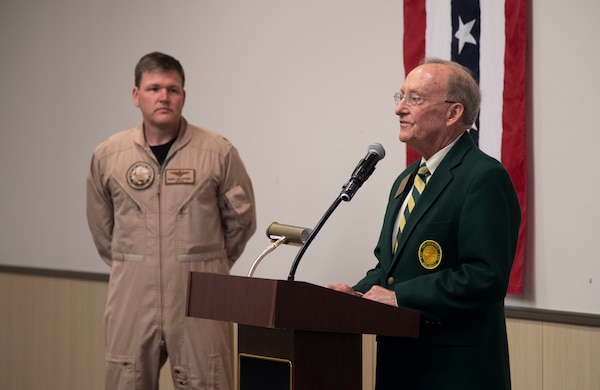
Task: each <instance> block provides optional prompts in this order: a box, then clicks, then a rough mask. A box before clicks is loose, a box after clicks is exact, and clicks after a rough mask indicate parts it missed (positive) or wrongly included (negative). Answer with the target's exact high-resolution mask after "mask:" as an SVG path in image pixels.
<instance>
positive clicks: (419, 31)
mask: <svg viewBox="0 0 600 390" xmlns="http://www.w3.org/2000/svg"><path fill="white" fill-rule="evenodd" d="M426 3H427V1H426V0H408V1H407V0H405V1H404V75H405V76H406V75H407V74H408V73H409V72H410V71H411V70H413V69H414V68H415V67H416V66H417V65H419V63H420V62H421V60H422V59H423V58H425V29H426V28H427V12H426V9H425V7H426ZM419 158H421V156H419V154H418V153H417V152H416V151H415V150H414V149H413V148H411V147H410V146H408V145H406V161H407V165H409V164H410V163H412V162H413V161H415V160H417V159H419Z"/></svg>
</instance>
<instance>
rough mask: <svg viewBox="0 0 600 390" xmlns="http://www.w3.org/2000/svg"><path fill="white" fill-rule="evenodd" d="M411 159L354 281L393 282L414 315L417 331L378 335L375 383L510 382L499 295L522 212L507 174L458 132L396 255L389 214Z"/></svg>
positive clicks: (405, 189)
mask: <svg viewBox="0 0 600 390" xmlns="http://www.w3.org/2000/svg"><path fill="white" fill-rule="evenodd" d="M418 165H419V161H417V162H415V163H414V164H412V165H411V166H409V167H408V168H407V169H406V170H405V171H404V172H402V174H400V176H399V177H398V178H397V179H396V181H395V183H394V185H393V187H392V190H391V193H390V197H389V203H388V206H387V210H386V214H385V219H384V221H383V227H382V229H381V234H380V237H379V242H378V244H377V246H376V248H375V256H376V257H377V259H378V263H377V265H376V267H375V268H374V269H372V270H370V271H369V272H367V275H366V276H365V277H364V278H363V279H362V280H361V281H359V282H358V283H357V284H356V286H354V288H355V289H356V290H357V291H360V292H366V291H368V290H369V289H370V288H371V286H373V285H379V286H383V287H386V288H388V289H390V290H394V291H395V293H396V300H397V303H398V306H400V307H404V308H408V309H411V310H415V311H417V312H419V313H420V314H421V316H422V320H421V327H420V336H419V339H417V340H414V339H402V338H390V337H378V356H377V359H378V360H377V389H378V390H380V389H398V388H407V389H411V390H412V389H460V390H469V389H478V390H479V389H486V390H490V389H510V369H509V360H508V344H507V338H506V324H505V316H504V297H505V296H506V291H507V288H508V282H509V276H510V271H511V267H512V262H513V258H514V255H515V251H516V246H517V238H518V233H519V226H520V219H521V211H520V207H519V203H518V199H517V195H516V193H515V190H514V187H513V184H512V181H511V179H510V176H509V175H508V173H507V171H506V170H505V168H504V167H503V166H502V164H500V163H499V162H498V161H497V160H495V159H493V158H491V157H489V156H487V155H486V154H484V153H483V152H481V151H480V150H479V149H478V148H477V146H476V145H475V144H474V143H473V141H472V139H471V137H470V136H469V134H468V133H465V134H463V135H462V136H461V137H460V138H459V140H458V142H457V143H456V144H455V145H454V147H452V149H451V150H450V151H449V153H448V154H447V155H446V157H445V158H444V159H443V160H442V162H441V163H440V165H439V166H438V168H437V169H436V171H435V173H434V174H433V176H431V178H430V180H429V182H428V183H427V186H426V187H425V191H424V192H423V194H422V195H421V197H420V198H419V200H418V202H417V204H416V206H415V208H414V210H413V212H412V214H411V215H410V217H409V218H408V221H407V223H406V226H405V228H404V231H403V233H402V234H401V235H400V237H399V243H398V249H397V251H396V252H395V254H394V253H392V235H393V229H394V222H395V220H396V217H397V214H398V211H399V209H400V206H401V205H402V202H403V200H404V198H405V197H406V196H407V195H408V193H409V191H410V190H411V187H412V181H413V179H414V176H415V174H416V171H417V169H418ZM402 384H405V386H407V387H400V386H401V385H402Z"/></svg>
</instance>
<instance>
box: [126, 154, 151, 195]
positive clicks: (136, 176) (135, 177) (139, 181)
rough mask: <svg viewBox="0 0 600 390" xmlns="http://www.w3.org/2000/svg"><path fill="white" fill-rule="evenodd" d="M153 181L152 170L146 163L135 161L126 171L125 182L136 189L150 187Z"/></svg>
mask: <svg viewBox="0 0 600 390" xmlns="http://www.w3.org/2000/svg"><path fill="white" fill-rule="evenodd" d="M153 181H154V170H153V169H152V167H151V166H150V164H148V163H145V162H141V161H140V162H136V163H135V164H133V165H132V166H131V168H129V170H128V171H127V182H128V183H129V185H130V186H131V187H132V188H135V189H136V190H143V189H145V188H148V187H150V185H151V184H152V182H153Z"/></svg>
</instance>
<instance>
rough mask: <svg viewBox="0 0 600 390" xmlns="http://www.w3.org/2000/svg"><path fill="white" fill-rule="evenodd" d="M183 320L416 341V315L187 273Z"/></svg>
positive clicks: (335, 295) (304, 290) (330, 294)
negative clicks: (186, 292)
mask: <svg viewBox="0 0 600 390" xmlns="http://www.w3.org/2000/svg"><path fill="white" fill-rule="evenodd" d="M186 314H187V315H188V316H189V317H197V318H206V319H212V320H219V321H228V322H236V323H238V324H243V325H253V326H260V327H264V328H278V329H295V330H302V331H316V332H333V333H350V334H379V335H385V336H401V337H418V336H419V321H420V318H419V314H418V313H417V312H413V311H410V310H406V309H401V308H397V307H392V306H389V305H385V304H383V303H379V302H374V301H370V300H367V299H364V298H360V297H356V296H352V295H349V294H345V293H341V292H338V291H334V290H331V289H328V288H325V287H321V286H317V285H314V284H310V283H306V282H300V281H287V280H273V279H261V278H249V277H244V276H234V275H223V274H214V273H204V272H191V273H190V278H189V284H188V297H187V310H186Z"/></svg>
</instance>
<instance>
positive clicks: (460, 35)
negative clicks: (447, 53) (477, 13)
mask: <svg viewBox="0 0 600 390" xmlns="http://www.w3.org/2000/svg"><path fill="white" fill-rule="evenodd" d="M458 24H459V26H458V30H457V31H456V34H454V37H455V38H456V39H458V54H460V52H461V51H462V49H463V47H465V43H471V44H473V45H477V41H476V40H475V37H473V35H471V30H472V29H473V25H474V24H475V19H473V20H471V21H470V22H468V23H467V24H464V23H463V21H462V18H461V17H460V16H459V17H458Z"/></svg>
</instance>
